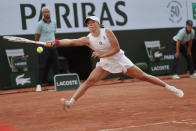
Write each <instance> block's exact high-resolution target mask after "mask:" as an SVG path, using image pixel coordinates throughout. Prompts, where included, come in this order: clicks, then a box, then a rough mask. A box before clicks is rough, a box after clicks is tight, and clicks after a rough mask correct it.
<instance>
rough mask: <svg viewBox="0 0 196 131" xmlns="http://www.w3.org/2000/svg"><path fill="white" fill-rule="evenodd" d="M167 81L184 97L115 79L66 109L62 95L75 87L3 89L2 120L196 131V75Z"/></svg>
mask: <svg viewBox="0 0 196 131" xmlns="http://www.w3.org/2000/svg"><path fill="white" fill-rule="evenodd" d="M162 79H163V80H164V81H166V82H167V83H169V84H172V85H174V86H176V87H178V88H180V89H183V91H184V93H185V96H184V97H183V98H182V99H180V98H178V97H177V96H175V95H173V94H172V93H171V92H169V91H167V90H166V89H164V88H161V87H157V86H155V85H152V84H150V83H147V82H141V81H138V80H135V79H127V80H124V81H122V80H116V79H114V80H107V81H101V82H99V83H98V84H97V85H96V86H93V87H92V88H90V89H89V90H88V91H87V93H86V94H85V95H84V96H83V97H82V98H81V99H80V100H79V101H77V102H76V103H75V104H74V105H73V107H72V109H71V110H70V111H69V112H65V111H64V110H63V109H62V105H61V103H60V98H62V97H66V98H70V97H71V95H72V94H73V92H74V90H71V91H61V92H49V91H47V90H48V89H49V88H51V87H45V91H43V92H40V93H37V92H34V90H35V89H34V88H30V89H23V90H21V89H20V90H9V91H0V105H1V106H0V121H1V122H3V123H6V124H8V125H11V127H12V128H15V129H16V131H195V130H196V95H195V94H196V79H190V78H188V77H187V76H184V77H183V78H182V79H180V80H171V79H169V78H168V76H167V77H162ZM0 125H1V124H0ZM0 128H1V126H0ZM2 129H3V128H2ZM0 131H2V130H1V129H0ZM5 131H6V130H5ZM14 131H15V130H14Z"/></svg>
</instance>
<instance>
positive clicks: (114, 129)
mask: <svg viewBox="0 0 196 131" xmlns="http://www.w3.org/2000/svg"><path fill="white" fill-rule="evenodd" d="M190 120H192V119H187V120H180V121H166V122H158V123H148V124H144V125H139V126H127V127H120V128H113V129H102V130H98V131H117V130H122V129H129V128H135V127H145V126H155V125H163V124H168V123H183V124H196V123H190V122H186V121H190Z"/></svg>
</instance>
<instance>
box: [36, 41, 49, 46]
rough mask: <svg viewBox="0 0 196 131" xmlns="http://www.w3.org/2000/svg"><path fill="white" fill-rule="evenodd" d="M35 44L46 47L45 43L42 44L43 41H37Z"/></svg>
mask: <svg viewBox="0 0 196 131" xmlns="http://www.w3.org/2000/svg"><path fill="white" fill-rule="evenodd" d="M35 43H36V44H38V45H46V43H45V42H41V41H35Z"/></svg>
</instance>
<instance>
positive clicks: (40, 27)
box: [35, 7, 59, 91]
mask: <svg viewBox="0 0 196 131" xmlns="http://www.w3.org/2000/svg"><path fill="white" fill-rule="evenodd" d="M42 15H43V19H42V20H40V21H39V23H38V24H37V26H36V31H35V40H36V41H42V42H45V41H51V40H55V32H56V23H55V22H54V21H52V20H51V18H50V9H49V8H47V7H43V8H42ZM43 49H44V51H43V52H42V53H41V54H40V56H39V69H38V82H37V86H36V91H42V89H41V86H42V84H43V82H44V81H45V80H46V79H47V76H48V72H49V69H50V68H49V67H50V66H49V65H50V64H52V67H53V72H54V74H58V73H59V64H58V52H57V47H56V46H54V47H52V48H48V47H43Z"/></svg>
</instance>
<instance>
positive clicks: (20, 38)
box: [3, 36, 46, 45]
mask: <svg viewBox="0 0 196 131" xmlns="http://www.w3.org/2000/svg"><path fill="white" fill-rule="evenodd" d="M3 39H6V40H8V41H11V42H20V43H32V44H38V45H46V43H45V42H40V41H33V40H29V39H26V38H22V37H15V36H3Z"/></svg>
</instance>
